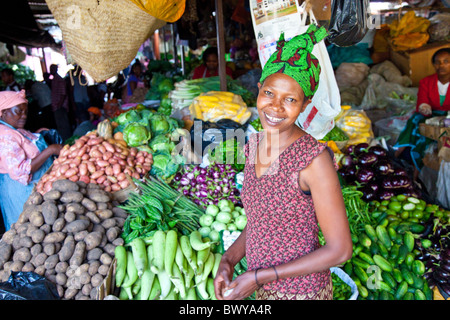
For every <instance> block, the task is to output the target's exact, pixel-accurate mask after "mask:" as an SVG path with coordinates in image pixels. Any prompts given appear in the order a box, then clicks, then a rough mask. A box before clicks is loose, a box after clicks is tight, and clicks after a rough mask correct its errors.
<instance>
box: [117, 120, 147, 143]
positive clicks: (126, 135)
mask: <svg viewBox="0 0 450 320" xmlns="http://www.w3.org/2000/svg"><path fill="white" fill-rule="evenodd" d="M151 137H152V134H151V132H150V131H149V130H148V129H147V127H146V126H145V125H144V124H142V123H138V122H131V123H129V124H127V126H126V127H125V129H124V130H123V139H124V140H125V142H126V143H127V144H128V145H129V146H130V147H137V146H140V145H143V144H146V143H148V141H149V140H150V139H151Z"/></svg>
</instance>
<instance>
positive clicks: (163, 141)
mask: <svg viewBox="0 0 450 320" xmlns="http://www.w3.org/2000/svg"><path fill="white" fill-rule="evenodd" d="M149 146H150V148H151V149H152V150H153V151H154V152H157V151H167V152H168V153H171V152H172V150H173V149H174V148H175V146H176V145H175V142H173V141H172V138H171V135H170V134H160V135H158V136H156V137H154V138H153V139H152V140H150V143H149Z"/></svg>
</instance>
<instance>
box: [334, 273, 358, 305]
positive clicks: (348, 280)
mask: <svg viewBox="0 0 450 320" xmlns="http://www.w3.org/2000/svg"><path fill="white" fill-rule="evenodd" d="M330 271H331V274H332V277H333V274H335V275H336V276H338V277H339V279H340V280H341V281H342V282H343V283H344V284H345V285H347V286H349V287H350V294H351V295H350V297H349V298H348V299H347V300H356V299H357V298H358V287H357V286H356V283H355V281H353V280H352V278H351V277H350V276H349V275H348V274H346V273H345V272H344V270H342V269H341V268H337V267H333V268H330ZM341 281H339V280H338V281H334V282H333V284H335V283H336V284H340V283H341ZM344 287H345V286H344ZM339 290H340V289H338V288H337V286H336V285H335V287H334V288H333V292H336V291H338V292H339ZM342 290H345V291H347V289H342ZM345 291H344V292H345Z"/></svg>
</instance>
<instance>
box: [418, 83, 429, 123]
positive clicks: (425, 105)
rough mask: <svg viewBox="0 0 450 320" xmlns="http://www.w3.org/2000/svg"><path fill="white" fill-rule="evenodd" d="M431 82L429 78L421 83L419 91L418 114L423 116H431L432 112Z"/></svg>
mask: <svg viewBox="0 0 450 320" xmlns="http://www.w3.org/2000/svg"><path fill="white" fill-rule="evenodd" d="M430 84H431V82H430V81H429V80H428V78H424V79H422V80H420V81H419V89H418V91H417V103H416V112H420V113H421V114H423V115H430V114H431V112H432V107H431V105H432V102H431V98H430V97H431V87H430Z"/></svg>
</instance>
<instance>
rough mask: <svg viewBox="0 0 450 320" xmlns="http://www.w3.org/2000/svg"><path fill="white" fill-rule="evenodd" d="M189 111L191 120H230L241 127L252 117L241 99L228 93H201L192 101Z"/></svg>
mask: <svg viewBox="0 0 450 320" xmlns="http://www.w3.org/2000/svg"><path fill="white" fill-rule="evenodd" d="M189 111H190V112H191V115H192V117H193V118H196V119H200V120H203V121H212V122H217V121H219V120H221V119H230V120H234V121H236V122H239V123H240V124H241V125H243V124H244V123H246V122H247V120H248V119H250V117H251V115H252V113H251V112H250V111H249V110H248V108H247V104H246V103H245V102H244V100H243V99H242V97H241V96H240V95H237V94H234V93H233V92H229V91H209V92H206V93H202V94H200V95H199V96H197V97H195V98H194V99H193V101H192V103H191V105H190V106H189Z"/></svg>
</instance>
